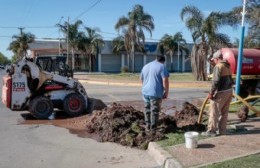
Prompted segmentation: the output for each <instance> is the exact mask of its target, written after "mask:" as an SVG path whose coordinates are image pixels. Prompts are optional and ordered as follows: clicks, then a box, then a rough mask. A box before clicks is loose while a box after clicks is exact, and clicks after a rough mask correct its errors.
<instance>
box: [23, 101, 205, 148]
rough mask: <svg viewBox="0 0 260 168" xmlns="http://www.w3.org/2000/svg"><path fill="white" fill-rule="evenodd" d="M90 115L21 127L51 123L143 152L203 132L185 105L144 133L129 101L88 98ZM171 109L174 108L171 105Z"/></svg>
mask: <svg viewBox="0 0 260 168" xmlns="http://www.w3.org/2000/svg"><path fill="white" fill-rule="evenodd" d="M91 102H92V103H91V104H92V106H91V110H92V113H91V114H86V115H83V116H80V117H75V118H69V117H68V116H66V115H65V114H64V113H62V112H57V113H56V116H54V119H53V120H36V119H33V118H32V117H28V116H27V117H25V116H23V117H24V118H25V120H23V121H20V124H36V123H37V124H52V125H55V126H59V127H64V128H67V129H69V130H70V132H71V133H74V134H77V135H78V136H80V137H88V138H93V139H96V140H97V141H101V142H115V143H120V144H122V145H126V146H131V147H137V148H140V149H146V148H147V146H148V143H149V142H150V141H158V140H162V139H164V138H166V137H165V134H166V133H170V132H176V131H178V132H180V131H188V130H198V131H202V130H205V126H204V125H198V124H197V122H196V121H197V118H198V114H199V111H198V109H197V108H196V107H195V106H194V105H192V104H190V103H188V102H184V104H183V109H182V110H180V111H176V112H175V113H172V114H170V115H167V114H165V113H160V116H159V121H158V127H157V130H156V131H147V130H145V123H144V114H143V112H141V111H139V110H137V109H136V108H134V107H132V106H131V102H128V105H126V102H125V103H123V104H124V105H122V104H120V103H112V104H110V105H108V106H106V105H105V104H104V103H103V102H102V101H101V100H98V99H91ZM173 107H174V106H173Z"/></svg>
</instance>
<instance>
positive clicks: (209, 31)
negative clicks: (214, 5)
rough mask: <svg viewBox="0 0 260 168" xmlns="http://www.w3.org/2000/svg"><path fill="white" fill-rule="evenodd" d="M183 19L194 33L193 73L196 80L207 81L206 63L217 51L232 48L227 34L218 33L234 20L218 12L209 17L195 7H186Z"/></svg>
mask: <svg viewBox="0 0 260 168" xmlns="http://www.w3.org/2000/svg"><path fill="white" fill-rule="evenodd" d="M181 19H182V20H183V21H185V24H186V26H187V28H188V29H189V30H190V31H191V33H192V38H193V42H194V46H193V48H192V52H191V66H192V72H193V75H194V77H195V79H196V80H207V73H206V70H207V68H206V62H207V57H208V55H209V54H212V53H213V52H214V50H215V49H218V48H221V47H226V46H231V43H230V40H229V37H228V36H227V35H226V34H222V33H218V29H219V28H220V27H221V26H223V25H228V24H232V19H228V18H227V17H226V16H224V15H221V14H220V13H218V12H211V13H210V14H209V15H208V16H207V17H205V15H204V14H203V13H202V12H201V11H200V10H199V9H198V8H197V7H195V6H186V7H184V8H183V9H182V11H181Z"/></svg>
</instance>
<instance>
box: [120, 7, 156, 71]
mask: <svg viewBox="0 0 260 168" xmlns="http://www.w3.org/2000/svg"><path fill="white" fill-rule="evenodd" d="M115 29H116V30H117V31H119V30H120V29H121V30H123V31H125V33H124V37H125V45H126V46H127V47H126V48H127V49H130V51H131V59H132V72H134V64H135V63H134V57H135V56H134V55H135V49H138V50H139V51H144V43H145V35H144V30H146V31H148V32H149V33H150V36H152V31H153V30H154V23H153V17H152V16H151V15H149V14H148V13H146V12H144V10H143V7H142V6H141V5H135V6H134V8H133V10H132V11H130V12H128V16H127V17H125V16H123V17H121V18H119V20H118V21H117V23H116V25H115Z"/></svg>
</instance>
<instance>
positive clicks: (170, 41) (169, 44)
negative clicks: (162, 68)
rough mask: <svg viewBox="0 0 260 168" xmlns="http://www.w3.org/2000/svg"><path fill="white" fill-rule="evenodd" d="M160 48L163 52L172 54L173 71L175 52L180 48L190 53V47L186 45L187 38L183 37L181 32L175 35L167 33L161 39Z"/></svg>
mask: <svg viewBox="0 0 260 168" xmlns="http://www.w3.org/2000/svg"><path fill="white" fill-rule="evenodd" d="M158 49H159V50H160V51H161V53H162V54H167V55H168V54H169V55H170V58H171V71H173V53H174V52H175V51H177V50H178V49H180V50H181V51H182V50H183V51H185V52H186V53H189V49H188V48H187V47H186V40H185V39H184V38H183V36H182V34H181V32H177V33H175V34H174V35H173V36H170V35H168V34H165V35H164V36H163V37H162V38H161V40H160V41H159V44H158ZM178 54H179V53H178ZM178 56H179V55H178ZM178 61H179V60H178Z"/></svg>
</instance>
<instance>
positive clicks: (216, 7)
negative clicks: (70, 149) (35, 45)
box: [0, 0, 242, 58]
mask: <svg viewBox="0 0 260 168" xmlns="http://www.w3.org/2000/svg"><path fill="white" fill-rule="evenodd" d="M137 4H139V5H142V6H143V8H144V11H145V12H146V13H148V14H150V15H152V16H153V19H154V24H155V30H154V31H153V32H152V37H150V35H149V34H147V36H146V40H147V41H159V39H161V38H162V36H163V35H164V34H169V35H174V34H175V33H177V32H182V34H183V37H184V38H185V39H186V41H187V42H192V38H191V33H190V32H189V30H188V29H187V28H186V26H185V23H184V22H183V21H182V20H181V18H180V13H181V10H182V9H183V7H185V6H190V5H193V6H196V7H197V8H198V9H200V10H201V11H202V12H203V13H204V14H205V16H207V15H208V14H209V13H210V12H213V11H214V12H217V11H221V12H225V11H230V10H231V9H232V8H234V7H237V6H242V0H160V1H159V0H0V52H1V53H3V54H4V55H5V56H7V57H8V58H11V57H12V56H13V53H12V52H11V51H8V50H7V48H8V46H9V44H10V42H12V40H13V39H12V36H13V35H19V34H20V29H19V28H23V32H25V33H28V32H30V33H32V34H34V35H35V36H36V40H37V39H38V40H42V39H46V38H51V39H58V38H63V37H64V35H63V34H62V33H61V32H59V29H58V27H57V26H55V25H56V24H57V23H61V24H63V23H64V22H65V21H68V20H69V22H70V23H74V22H75V21H76V20H77V19H79V20H82V21H83V25H84V26H87V27H92V28H99V30H100V32H99V33H100V34H101V35H102V37H103V39H104V40H112V39H113V38H115V37H116V36H117V35H118V32H117V31H116V30H115V28H114V26H115V24H116V22H117V21H118V19H119V18H120V17H122V16H127V13H128V12H130V11H131V10H132V9H133V7H134V5H137ZM82 31H83V28H82ZM219 32H220V33H226V34H228V35H229V37H230V39H231V40H232V41H234V39H235V38H239V37H240V35H241V32H240V29H239V28H237V29H234V28H231V27H228V26H226V27H224V28H221V29H220V30H219Z"/></svg>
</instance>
